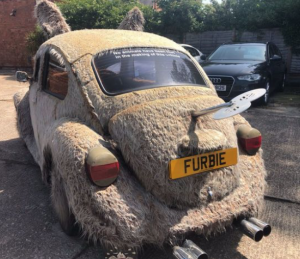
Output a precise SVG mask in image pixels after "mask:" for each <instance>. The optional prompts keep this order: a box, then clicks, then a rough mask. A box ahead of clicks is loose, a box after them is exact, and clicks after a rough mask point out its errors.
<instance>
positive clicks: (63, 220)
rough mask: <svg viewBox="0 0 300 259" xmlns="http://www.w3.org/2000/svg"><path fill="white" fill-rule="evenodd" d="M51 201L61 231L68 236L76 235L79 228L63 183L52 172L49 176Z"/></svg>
mask: <svg viewBox="0 0 300 259" xmlns="http://www.w3.org/2000/svg"><path fill="white" fill-rule="evenodd" d="M51 201H52V206H53V209H54V211H55V214H56V216H57V218H58V221H59V223H60V226H61V228H62V230H63V231H64V232H65V233H66V234H67V235H68V236H76V235H78V233H79V226H78V224H76V220H75V216H74V214H73V213H72V211H71V209H70V206H69V202H68V198H67V195H66V191H65V187H64V183H63V182H62V179H61V177H59V175H58V174H55V173H53V172H52V174H51Z"/></svg>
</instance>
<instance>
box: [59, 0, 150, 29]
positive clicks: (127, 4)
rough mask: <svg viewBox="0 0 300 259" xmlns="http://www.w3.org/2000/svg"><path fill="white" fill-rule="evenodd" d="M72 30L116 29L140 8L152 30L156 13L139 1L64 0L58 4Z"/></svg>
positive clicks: (147, 26) (148, 26) (148, 27)
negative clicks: (128, 13) (134, 8)
mask: <svg viewBox="0 0 300 259" xmlns="http://www.w3.org/2000/svg"><path fill="white" fill-rule="evenodd" d="M58 5H59V7H60V9H61V11H62V13H63V15H64V16H65V18H66V20H67V22H68V23H69V24H70V26H71V28H72V30H80V29H116V28H118V26H119V24H120V23H121V22H122V20H123V19H124V17H125V16H126V14H127V12H128V11H129V10H131V9H132V8H133V7H134V6H138V7H139V8H140V9H141V10H142V11H143V12H144V16H145V19H146V21H147V22H149V24H148V25H146V26H145V27H146V28H147V29H148V30H151V26H150V25H151V24H153V23H155V22H154V21H153V14H154V11H153V10H152V8H151V7H149V6H145V5H142V4H140V3H139V1H137V0H127V1H122V0H63V1H62V2H59V3H58Z"/></svg>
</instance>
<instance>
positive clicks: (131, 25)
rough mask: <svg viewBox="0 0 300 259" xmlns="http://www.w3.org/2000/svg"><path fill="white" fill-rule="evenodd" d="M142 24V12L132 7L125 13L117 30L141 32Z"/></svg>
mask: <svg viewBox="0 0 300 259" xmlns="http://www.w3.org/2000/svg"><path fill="white" fill-rule="evenodd" d="M144 24H145V18H144V15H143V13H142V11H141V10H140V9H139V8H138V7H134V8H132V9H131V10H130V11H129V12H128V13H127V15H126V16H125V18H124V20H123V21H122V22H121V23H120V25H119V28H118V29H121V30H131V31H143V30H144Z"/></svg>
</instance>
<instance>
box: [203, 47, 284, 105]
mask: <svg viewBox="0 0 300 259" xmlns="http://www.w3.org/2000/svg"><path fill="white" fill-rule="evenodd" d="M201 65H202V67H203V69H204V71H205V72H206V74H207V75H208V77H209V78H210V80H211V81H212V83H213V84H214V85H215V88H216V90H217V92H218V95H219V96H220V97H221V98H223V99H224V100H225V101H228V100H230V99H232V98H233V97H235V96H237V95H239V94H241V93H243V92H246V91H249V90H253V89H257V88H265V89H266V94H265V95H264V96H263V97H262V98H261V100H260V101H261V102H262V104H265V105H266V104H268V102H269V97H270V93H271V92H273V91H274V90H275V89H278V90H280V91H283V90H284V87H285V79H286V72H287V68H286V65H285V62H284V60H283V58H282V55H281V53H280V51H279V49H278V48H277V46H276V45H275V44H274V43H271V42H268V43H234V44H224V45H222V46H220V47H219V48H218V49H217V50H216V51H214V52H213V53H212V54H211V55H210V56H209V57H208V58H207V59H206V61H205V62H204V63H202V64H201Z"/></svg>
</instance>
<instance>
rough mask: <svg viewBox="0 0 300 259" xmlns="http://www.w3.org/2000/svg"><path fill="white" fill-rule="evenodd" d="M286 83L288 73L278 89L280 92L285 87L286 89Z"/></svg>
mask: <svg viewBox="0 0 300 259" xmlns="http://www.w3.org/2000/svg"><path fill="white" fill-rule="evenodd" d="M285 85H286V74H284V75H283V78H282V83H281V85H280V86H279V88H278V91H279V92H283V91H284V89H285Z"/></svg>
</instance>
